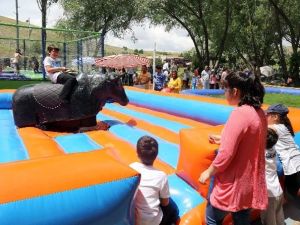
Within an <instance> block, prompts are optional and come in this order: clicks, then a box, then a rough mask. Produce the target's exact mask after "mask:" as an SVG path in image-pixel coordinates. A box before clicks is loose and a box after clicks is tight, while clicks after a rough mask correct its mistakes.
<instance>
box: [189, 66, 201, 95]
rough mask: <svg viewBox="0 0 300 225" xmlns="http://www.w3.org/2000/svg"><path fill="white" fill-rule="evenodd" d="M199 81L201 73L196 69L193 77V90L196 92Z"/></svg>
mask: <svg viewBox="0 0 300 225" xmlns="http://www.w3.org/2000/svg"><path fill="white" fill-rule="evenodd" d="M199 80H200V77H199V71H198V69H195V70H194V74H193V76H192V80H191V88H192V89H193V90H194V89H197V86H198V84H199Z"/></svg>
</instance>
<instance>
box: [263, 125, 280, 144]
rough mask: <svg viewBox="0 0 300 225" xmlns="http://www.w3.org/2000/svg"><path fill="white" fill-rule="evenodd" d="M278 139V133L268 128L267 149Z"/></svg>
mask: <svg viewBox="0 0 300 225" xmlns="http://www.w3.org/2000/svg"><path fill="white" fill-rule="evenodd" d="M277 141H278V134H277V133H276V131H275V130H274V129H272V128H268V131H267V146H266V147H267V149H270V148H272V147H273V146H274V145H275V144H276V142H277Z"/></svg>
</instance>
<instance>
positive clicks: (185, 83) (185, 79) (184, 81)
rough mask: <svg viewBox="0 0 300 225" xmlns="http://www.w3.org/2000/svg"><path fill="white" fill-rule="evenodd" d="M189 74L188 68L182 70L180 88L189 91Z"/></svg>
mask: <svg viewBox="0 0 300 225" xmlns="http://www.w3.org/2000/svg"><path fill="white" fill-rule="evenodd" d="M190 77H191V72H190V69H189V68H186V69H184V72H183V78H182V87H183V88H184V89H189V82H190Z"/></svg>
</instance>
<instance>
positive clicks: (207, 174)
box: [199, 169, 210, 184]
mask: <svg viewBox="0 0 300 225" xmlns="http://www.w3.org/2000/svg"><path fill="white" fill-rule="evenodd" d="M209 178H210V172H209V170H208V169H207V170H205V171H204V172H203V173H201V175H200V177H199V182H200V183H201V184H205V182H206V181H207V180H208V179H209Z"/></svg>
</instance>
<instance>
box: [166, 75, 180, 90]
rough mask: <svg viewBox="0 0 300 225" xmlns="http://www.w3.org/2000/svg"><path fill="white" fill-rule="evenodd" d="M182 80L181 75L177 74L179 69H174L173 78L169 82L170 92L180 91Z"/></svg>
mask: <svg viewBox="0 0 300 225" xmlns="http://www.w3.org/2000/svg"><path fill="white" fill-rule="evenodd" d="M181 86H182V82H181V79H180V77H178V75H177V71H175V70H173V71H172V73H171V79H170V81H169V83H168V88H169V89H170V92H173V93H179V91H180V90H181Z"/></svg>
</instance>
